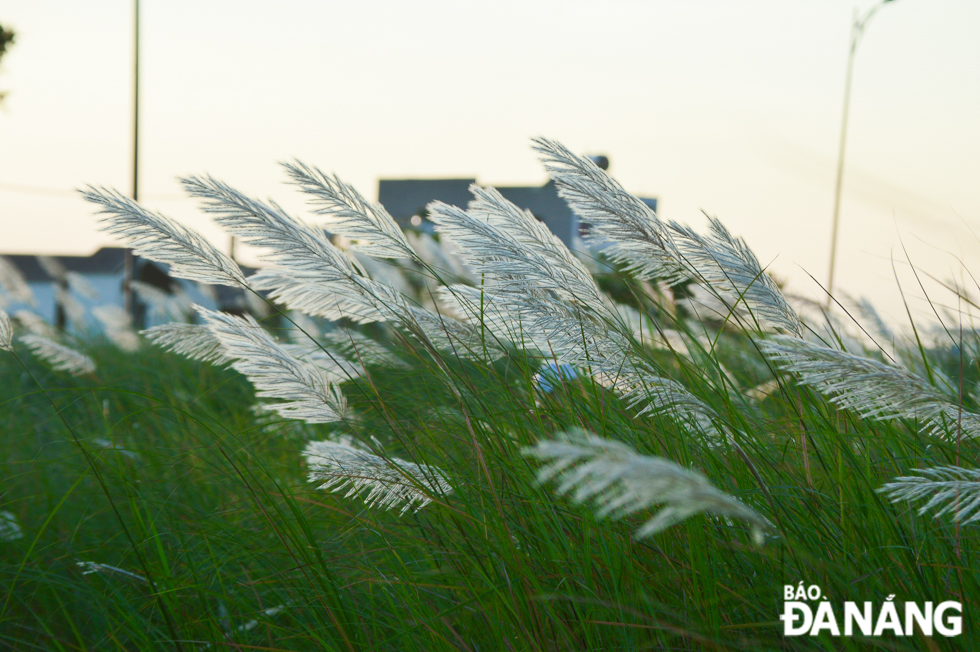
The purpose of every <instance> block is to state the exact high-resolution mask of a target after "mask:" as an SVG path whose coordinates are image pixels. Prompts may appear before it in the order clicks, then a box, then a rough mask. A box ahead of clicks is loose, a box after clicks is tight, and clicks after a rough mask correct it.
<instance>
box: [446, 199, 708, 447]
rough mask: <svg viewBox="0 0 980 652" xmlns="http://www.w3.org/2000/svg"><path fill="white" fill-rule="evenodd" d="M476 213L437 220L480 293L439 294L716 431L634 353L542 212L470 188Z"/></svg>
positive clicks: (690, 400) (657, 408) (686, 396)
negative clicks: (475, 276)
mask: <svg viewBox="0 0 980 652" xmlns="http://www.w3.org/2000/svg"><path fill="white" fill-rule="evenodd" d="M470 189H471V191H472V192H473V194H474V195H475V199H474V201H473V202H471V203H470V205H469V208H468V210H466V211H463V210H462V209H459V208H456V207H453V206H447V205H446V204H443V203H441V202H433V203H432V204H430V205H429V207H428V208H429V219H430V220H431V221H432V222H433V223H434V224H435V225H436V229H437V230H438V231H439V232H440V234H442V235H443V236H445V237H447V238H449V239H450V240H452V241H453V243H454V244H455V245H457V246H458V247H460V249H461V252H460V255H461V257H462V258H463V260H464V261H466V263H467V264H469V265H471V266H473V267H474V268H476V269H481V270H484V272H483V278H484V286H483V287H480V288H476V287H468V286H458V285H454V286H451V287H450V288H447V289H446V290H443V291H442V292H441V293H440V296H441V297H442V298H443V299H444V300H446V301H455V302H456V305H458V306H459V307H460V308H461V309H462V310H463V311H464V312H466V313H468V314H469V315H470V317H471V319H472V320H473V321H474V322H475V323H479V324H481V325H482V326H487V327H489V328H490V331H491V332H492V333H493V334H494V335H495V336H496V337H497V338H499V339H503V340H509V341H511V342H517V343H521V344H522V345H526V344H527V343H531V344H533V346H534V347H535V348H537V349H538V350H539V351H541V352H542V353H543V354H545V355H546V356H547V357H549V358H550V357H552V356H554V357H556V358H557V361H558V362H559V363H567V364H572V365H575V366H577V367H580V368H582V369H589V370H590V371H591V372H592V373H593V375H594V376H595V377H596V378H597V379H598V380H599V381H600V382H602V383H603V384H606V385H609V386H612V387H613V388H614V389H616V390H617V391H620V392H622V393H623V394H625V395H626V397H627V400H628V401H629V402H630V404H631V406H632V407H637V406H639V405H640V404H641V403H644V402H645V403H646V405H645V406H643V408H641V410H642V412H649V411H654V412H667V411H676V412H677V413H678V414H677V415H676V416H679V417H680V421H681V422H682V423H684V424H685V426H688V427H690V426H691V425H693V424H697V425H696V427H698V428H702V429H703V430H704V432H705V433H706V434H708V435H709V436H714V435H717V434H718V432H717V430H716V428H715V427H714V425H713V419H714V418H715V416H716V415H715V413H714V412H713V411H712V410H711V409H710V408H708V407H707V406H706V405H705V404H704V403H703V402H702V401H700V400H699V399H697V397H695V396H694V395H693V394H691V393H690V392H688V391H687V390H686V389H685V388H684V387H682V386H681V385H679V384H678V383H675V382H673V381H671V380H668V379H665V378H662V377H661V376H660V374H658V373H656V371H655V370H654V369H653V368H652V367H651V366H650V365H649V364H648V363H646V362H645V361H643V360H642V359H640V358H639V357H638V356H637V355H636V354H635V351H633V349H632V346H631V344H630V342H629V340H628V338H627V337H626V336H625V335H624V332H630V334H631V328H630V326H629V325H628V324H626V323H624V321H623V320H622V318H621V317H620V316H619V314H618V313H617V312H616V311H615V310H614V306H612V305H611V303H610V302H609V301H608V300H607V298H606V297H605V295H604V294H603V293H602V291H601V290H600V289H599V287H598V286H597V285H596V282H595V279H594V278H593V277H592V275H591V274H590V273H589V271H588V270H587V269H586V268H585V266H584V265H583V264H582V262H581V261H579V260H578V259H577V258H575V257H574V256H572V255H571V253H570V252H569V251H568V248H567V247H565V245H564V244H563V243H562V242H561V241H560V240H559V239H558V238H557V237H556V236H555V235H554V234H552V233H551V232H550V231H548V230H547V229H546V227H544V225H542V224H541V223H540V222H539V221H538V220H537V219H535V218H534V216H533V215H532V214H531V213H530V212H528V211H524V210H522V209H520V208H518V207H516V206H514V205H513V204H511V203H510V202H508V201H507V200H506V199H504V198H503V197H502V196H501V195H500V193H498V192H497V191H495V190H493V189H482V188H480V187H479V186H476V185H475V184H474V185H473V186H471V188H470Z"/></svg>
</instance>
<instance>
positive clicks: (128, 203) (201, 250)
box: [81, 186, 245, 286]
mask: <svg viewBox="0 0 980 652" xmlns="http://www.w3.org/2000/svg"><path fill="white" fill-rule="evenodd" d="M81 192H82V196H83V197H84V198H85V199H86V200H87V201H90V202H92V203H94V204H98V205H99V206H101V209H100V210H99V214H100V215H105V217H103V218H101V219H100V220H99V221H100V223H101V224H103V227H102V230H103V231H105V232H107V233H111V234H113V235H116V236H119V237H120V238H122V239H123V240H124V241H125V242H126V243H127V244H129V246H130V247H132V249H133V251H134V252H135V253H137V254H138V255H140V256H142V257H144V258H147V259H149V260H152V261H155V262H158V263H165V264H167V265H169V266H170V275H171V276H176V277H179V278H184V279H187V280H189V281H198V282H200V283H208V284H213V285H231V286H244V285H245V277H244V275H242V270H241V269H239V267H238V265H237V264H236V263H235V262H234V261H233V260H232V259H231V258H229V257H228V256H226V255H225V254H223V253H221V252H220V251H218V249H217V248H215V246H214V245H212V244H211V243H210V242H208V241H207V240H205V239H204V238H203V237H202V236H201V235H200V234H198V233H196V232H195V231H192V230H191V229H188V228H187V227H185V226H183V225H182V224H178V223H177V222H175V221H174V220H172V219H170V218H169V217H166V216H164V215H162V214H160V213H158V212H155V211H150V210H147V209H145V208H143V207H142V206H140V205H139V204H137V203H136V202H135V201H133V200H132V199H130V198H128V197H126V196H124V195H122V194H121V193H119V192H116V191H114V190H109V189H106V188H95V187H93V186H89V188H88V189H87V190H83V191H81Z"/></svg>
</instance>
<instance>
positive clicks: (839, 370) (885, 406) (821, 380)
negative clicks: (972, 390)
mask: <svg viewBox="0 0 980 652" xmlns="http://www.w3.org/2000/svg"><path fill="white" fill-rule="evenodd" d="M759 345H760V347H761V349H762V351H763V353H765V354H766V355H767V356H768V357H769V358H770V359H771V360H773V361H774V362H775V363H776V364H777V365H779V366H780V367H781V368H782V369H785V370H786V371H791V372H793V373H795V374H796V375H797V377H798V378H799V380H800V382H801V383H803V384H804V385H808V386H810V387H812V388H814V389H815V390H817V391H818V392H820V393H821V394H824V395H827V396H829V397H830V400H831V402H833V403H834V404H835V405H837V406H838V407H840V408H843V409H847V410H854V411H855V412H857V413H858V414H859V415H860V416H861V417H863V418H868V419H879V420H885V419H902V418H904V419H926V420H932V419H935V418H936V417H938V416H939V415H940V414H942V413H943V412H944V410H945V408H946V407H947V406H949V405H950V404H951V403H952V401H953V399H952V397H950V396H948V395H946V394H944V393H943V392H941V391H939V390H938V389H937V388H935V387H933V386H932V385H930V384H929V383H928V382H927V381H926V380H925V379H923V378H920V377H919V376H917V375H915V374H913V373H911V372H909V371H907V370H906V369H903V368H901V367H896V366H894V365H890V364H885V363H884V362H878V361H877V360H872V359H870V358H866V357H863V356H858V355H854V354H851V353H845V352H844V351H838V350H836V349H831V348H828V347H826V346H822V345H820V344H816V343H814V342H807V341H805V340H801V339H799V338H795V337H789V336H786V335H777V336H774V337H773V338H772V339H769V340H766V341H764V342H760V343H759Z"/></svg>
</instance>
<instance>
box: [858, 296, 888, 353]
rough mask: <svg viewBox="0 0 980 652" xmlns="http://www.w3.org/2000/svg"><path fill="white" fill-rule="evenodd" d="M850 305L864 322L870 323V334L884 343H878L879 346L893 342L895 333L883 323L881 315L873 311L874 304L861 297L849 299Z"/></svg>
mask: <svg viewBox="0 0 980 652" xmlns="http://www.w3.org/2000/svg"><path fill="white" fill-rule="evenodd" d="M851 303H853V304H854V307H855V308H856V309H857V311H858V314H859V315H861V318H862V319H863V320H864V321H865V322H870V323H871V326H872V332H873V333H875V334H876V335H878V336H879V337H881V338H883V339H884V340H885V341H884V342H878V344H879V345H883V344H890V343H892V342H894V341H895V332H894V331H892V329H891V327H890V326H888V324H886V323H885V320H884V319H882V318H881V315H880V314H879V313H878V311H877V310H876V309H875V307H874V304H873V303H871V300H870V299H868V298H867V297H861V298H860V299H851Z"/></svg>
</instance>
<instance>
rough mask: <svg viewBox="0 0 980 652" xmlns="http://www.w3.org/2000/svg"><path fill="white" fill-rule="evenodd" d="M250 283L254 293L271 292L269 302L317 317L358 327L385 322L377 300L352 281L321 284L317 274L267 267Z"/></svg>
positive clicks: (254, 275)
mask: <svg viewBox="0 0 980 652" xmlns="http://www.w3.org/2000/svg"><path fill="white" fill-rule="evenodd" d="M248 282H249V285H251V287H252V289H253V290H256V291H262V292H268V293H269V298H270V299H272V300H274V301H278V302H281V303H283V304H285V305H287V306H289V308H290V309H292V310H297V311H300V312H303V313H306V314H307V315H312V316H314V317H323V318H325V319H329V320H331V321H336V320H338V319H350V320H351V321H353V322H354V323H356V324H368V323H371V322H376V321H384V320H385V316H384V314H383V313H382V312H381V310H379V309H378V306H377V301H376V300H375V299H374V297H372V296H370V295H368V294H367V293H365V292H364V291H363V288H362V287H360V286H359V285H358V284H355V283H353V282H352V281H351V280H350V279H349V278H345V279H343V280H338V279H332V280H322V279H317V278H316V277H315V274H314V273H309V274H307V273H296V272H295V271H294V270H292V269H285V268H278V267H267V268H265V269H262V270H259V271H258V272H256V273H255V274H252V275H251V276H249V277H248Z"/></svg>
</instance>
